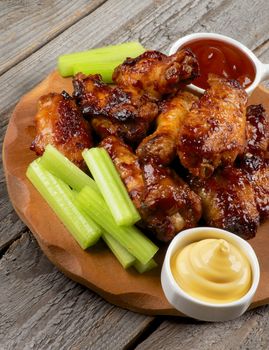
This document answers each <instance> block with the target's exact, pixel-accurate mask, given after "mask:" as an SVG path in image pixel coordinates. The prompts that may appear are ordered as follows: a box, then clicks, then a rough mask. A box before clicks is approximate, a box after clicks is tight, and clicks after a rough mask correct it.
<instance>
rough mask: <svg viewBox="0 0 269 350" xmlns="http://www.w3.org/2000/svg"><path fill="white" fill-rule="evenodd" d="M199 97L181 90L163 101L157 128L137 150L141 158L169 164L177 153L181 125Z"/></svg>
mask: <svg viewBox="0 0 269 350" xmlns="http://www.w3.org/2000/svg"><path fill="white" fill-rule="evenodd" d="M197 100H198V99H197V97H196V96H194V95H193V94H191V93H188V92H181V93H180V94H178V95H177V96H176V97H173V98H170V99H169V100H166V101H164V102H163V103H162V108H161V109H162V112H161V114H160V115H159V116H158V118H157V129H156V130H155V132H154V133H153V134H151V135H149V136H148V137H146V138H144V139H143V141H142V142H141V143H140V145H139V146H138V148H137V150H136V154H137V155H138V157H139V158H140V159H144V160H145V159H147V160H153V161H154V162H156V163H157V164H162V165H167V164H169V163H171V161H172V160H173V159H174V158H175V156H176V153H177V140H178V134H179V130H180V127H181V125H182V123H183V120H184V118H185V117H186V115H187V113H188V112H189V111H190V108H191V106H192V105H193V103H194V102H196V101H197Z"/></svg>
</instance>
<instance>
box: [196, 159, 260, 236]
mask: <svg viewBox="0 0 269 350" xmlns="http://www.w3.org/2000/svg"><path fill="white" fill-rule="evenodd" d="M190 186H191V188H192V189H193V190H194V191H195V192H196V193H197V194H198V195H199V196H200V197H201V198H202V208H203V218H204V219H205V221H206V224H207V225H209V226H213V227H218V228H222V229H225V230H228V231H231V232H233V233H235V234H238V235H239V236H241V237H243V238H246V239H250V238H252V237H254V236H255V234H256V231H257V227H258V225H259V212H258V210H257V207H256V201H255V192H254V190H253V188H252V186H251V185H250V182H249V180H248V179H247V176H246V175H245V174H244V172H243V171H242V170H241V169H236V168H235V167H232V166H231V167H227V168H225V169H223V170H221V169H218V170H217V171H216V172H215V173H214V175H213V176H212V177H210V178H207V179H201V178H197V177H196V178H195V177H193V178H192V179H191V181H190Z"/></svg>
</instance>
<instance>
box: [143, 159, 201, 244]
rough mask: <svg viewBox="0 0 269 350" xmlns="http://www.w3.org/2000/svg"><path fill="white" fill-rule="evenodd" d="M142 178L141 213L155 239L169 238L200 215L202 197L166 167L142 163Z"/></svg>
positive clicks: (195, 221) (191, 224)
mask: <svg viewBox="0 0 269 350" xmlns="http://www.w3.org/2000/svg"><path fill="white" fill-rule="evenodd" d="M142 170H143V178H144V181H145V186H146V187H145V195H144V199H143V215H142V218H143V219H144V218H145V219H144V220H145V221H146V224H147V227H148V228H149V229H150V230H152V231H153V230H154V231H155V234H156V236H157V238H158V239H160V240H163V241H170V240H171V239H172V238H173V237H174V236H175V234H176V233H178V232H179V231H181V230H183V229H187V228H190V227H194V226H195V225H196V224H197V222H198V221H199V219H200V217H201V199H200V198H199V196H198V195H196V194H195V193H194V192H193V191H192V190H191V189H190V187H189V186H188V185H187V184H186V183H185V182H184V181H183V180H182V179H181V178H179V177H178V176H177V175H176V174H175V172H173V171H172V170H171V169H169V168H165V167H162V166H157V165H156V164H154V163H150V162H147V163H144V164H143V165H142Z"/></svg>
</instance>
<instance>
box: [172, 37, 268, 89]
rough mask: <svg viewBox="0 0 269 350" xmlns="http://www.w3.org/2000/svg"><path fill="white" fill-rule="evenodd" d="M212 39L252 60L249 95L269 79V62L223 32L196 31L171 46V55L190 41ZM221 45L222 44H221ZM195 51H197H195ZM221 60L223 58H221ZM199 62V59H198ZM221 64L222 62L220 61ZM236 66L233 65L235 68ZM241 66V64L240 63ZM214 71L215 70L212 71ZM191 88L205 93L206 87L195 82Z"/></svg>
mask: <svg viewBox="0 0 269 350" xmlns="http://www.w3.org/2000/svg"><path fill="white" fill-rule="evenodd" d="M210 40H212V41H218V42H220V43H223V49H224V48H225V45H226V46H227V47H228V48H232V51H231V55H233V54H235V55H236V54H238V55H241V58H242V59H243V60H244V59H245V63H246V64H247V63H248V62H250V63H251V64H252V66H253V68H254V74H253V81H252V83H251V84H250V85H248V86H247V87H246V89H245V90H246V92H247V93H248V95H251V93H252V92H253V90H254V89H255V88H256V87H257V86H258V85H259V84H260V83H261V82H262V81H264V80H267V79H269V64H264V63H262V62H261V61H260V60H259V59H258V58H257V57H256V56H255V54H254V53H253V52H252V51H251V50H250V49H248V48H247V47H246V46H245V45H243V44H242V43H240V42H239V41H237V40H235V39H232V38H230V37H228V36H225V35H221V34H215V33H194V34H190V35H187V36H184V37H182V38H180V39H178V40H177V41H176V42H175V43H174V44H173V45H172V47H171V49H170V51H169V55H172V54H174V53H175V52H176V51H177V50H178V49H180V48H183V47H184V48H186V47H188V43H190V44H192V43H194V42H199V41H201V43H202V42H203V41H204V42H205V43H206V42H207V43H208V42H210ZM220 47H221V46H220ZM194 53H195V51H194ZM220 61H221V60H220ZM198 62H199V60H198ZM220 64H221V62H220ZM233 68H234V67H231V69H233ZM239 68H240V64H239ZM212 73H214V72H212ZM189 88H190V89H191V90H193V91H195V92H198V93H204V89H203V88H201V87H199V86H196V85H195V83H194V84H190V85H189Z"/></svg>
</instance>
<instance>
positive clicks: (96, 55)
mask: <svg viewBox="0 0 269 350" xmlns="http://www.w3.org/2000/svg"><path fill="white" fill-rule="evenodd" d="M143 52H145V48H144V47H143V46H142V45H141V44H140V43H139V42H129V43H124V44H119V45H110V46H106V47H100V48H97V49H91V50H88V51H84V52H74V53H70V54H65V55H61V56H59V57H58V70H59V72H60V74H61V76H63V77H67V76H70V75H72V74H73V69H74V66H75V65H76V66H79V65H80V64H90V63H92V62H96V61H99V62H113V61H121V62H123V61H124V60H125V58H126V57H136V56H138V55H140V54H142V53H143Z"/></svg>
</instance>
